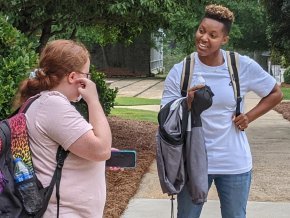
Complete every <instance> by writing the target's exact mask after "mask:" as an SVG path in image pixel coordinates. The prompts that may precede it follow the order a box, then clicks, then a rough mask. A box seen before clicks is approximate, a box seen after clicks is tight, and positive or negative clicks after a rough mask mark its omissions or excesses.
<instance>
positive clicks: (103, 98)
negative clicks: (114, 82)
mask: <svg viewBox="0 0 290 218" xmlns="http://www.w3.org/2000/svg"><path fill="white" fill-rule="evenodd" d="M90 73H91V76H92V78H91V80H92V81H94V82H95V83H96V86H97V90H98V94H99V100H100V103H101V105H102V107H103V110H104V112H105V114H106V115H108V114H110V112H111V108H113V107H114V105H115V103H114V102H115V98H116V96H117V92H118V89H117V88H115V89H111V88H109V87H108V85H107V84H106V81H105V74H104V73H100V72H97V71H96V69H95V67H94V66H93V65H92V66H91V69H90ZM72 104H73V105H74V106H75V107H76V108H77V110H78V111H79V112H80V113H81V114H82V115H83V116H84V117H85V118H86V119H88V108H87V104H86V102H85V101H84V100H83V99H82V100H81V101H79V102H77V103H72Z"/></svg>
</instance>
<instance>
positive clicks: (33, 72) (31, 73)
mask: <svg viewBox="0 0 290 218" xmlns="http://www.w3.org/2000/svg"><path fill="white" fill-rule="evenodd" d="M36 71H37V69H35V70H34V71H31V72H30V74H29V79H34V78H35V77H36Z"/></svg>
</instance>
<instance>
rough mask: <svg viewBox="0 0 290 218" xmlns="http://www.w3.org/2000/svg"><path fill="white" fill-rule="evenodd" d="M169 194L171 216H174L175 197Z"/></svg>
mask: <svg viewBox="0 0 290 218" xmlns="http://www.w3.org/2000/svg"><path fill="white" fill-rule="evenodd" d="M170 196H171V198H170V201H171V218H174V204H173V203H174V200H175V198H174V195H170Z"/></svg>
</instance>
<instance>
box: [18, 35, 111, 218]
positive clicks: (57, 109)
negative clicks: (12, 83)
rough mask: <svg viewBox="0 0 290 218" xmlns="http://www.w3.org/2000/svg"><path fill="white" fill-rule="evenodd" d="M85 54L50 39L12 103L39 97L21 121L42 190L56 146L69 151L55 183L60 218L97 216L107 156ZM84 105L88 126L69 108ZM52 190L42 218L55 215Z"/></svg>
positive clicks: (104, 124) (105, 130)
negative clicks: (35, 68)
mask: <svg viewBox="0 0 290 218" xmlns="http://www.w3.org/2000/svg"><path fill="white" fill-rule="evenodd" d="M89 68H90V56H89V52H88V50H87V49H86V48H85V47H84V46H83V45H82V44H80V43H77V42H74V41H71V40H55V41H52V42H50V43H48V45H47V46H46V47H45V48H44V50H43V51H42V53H41V55H40V60H39V66H38V69H37V70H35V72H34V73H33V74H32V75H31V77H30V78H29V79H27V80H25V81H23V82H22V84H21V86H20V89H19V92H18V97H19V98H18V99H17V102H16V105H17V104H18V105H21V104H22V103H23V102H24V101H25V100H26V99H27V98H29V97H31V96H33V95H35V94H38V93H40V94H41V96H40V97H39V98H38V99H37V100H35V101H34V102H33V103H32V105H31V106H30V107H29V109H28V111H27V113H26V117H27V125H28V132H29V137H30V139H29V140H30V143H31V150H32V160H33V163H34V166H35V171H36V175H37V177H38V179H39V180H40V181H41V183H42V185H43V186H44V187H46V186H48V185H49V183H50V181H51V178H52V175H53V172H54V170H55V167H56V152H57V148H58V146H59V145H61V146H62V147H63V148H64V149H65V150H68V151H70V153H69V155H68V157H67V159H66V160H65V164H64V167H63V170H62V177H61V182H60V196H61V199H60V217H63V218H65V217H68V218H77V217H96V218H101V217H102V216H103V210H104V205H105V200H106V184H105V160H107V159H108V158H109V157H110V154H111V143H112V137H111V131H110V127H109V124H108V121H107V118H106V116H105V114H104V111H103V109H102V106H101V104H100V102H99V98H98V92H97V89H96V85H95V83H94V82H92V81H91V80H90V74H89ZM80 96H81V97H82V98H83V99H84V100H85V101H86V103H87V105H88V110H89V122H87V121H86V120H85V119H84V118H83V116H81V114H80V113H79V112H78V111H77V110H76V109H75V108H74V106H72V105H71V103H70V102H73V101H77V100H79V99H80ZM56 214H57V201H56V196H55V192H54V193H53V194H52V197H51V199H50V201H49V205H48V208H47V210H46V212H45V214H44V217H49V218H50V217H56Z"/></svg>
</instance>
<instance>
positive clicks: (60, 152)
mask: <svg viewBox="0 0 290 218" xmlns="http://www.w3.org/2000/svg"><path fill="white" fill-rule="evenodd" d="M68 154H69V151H65V150H64V149H63V147H61V146H59V147H58V149H57V154H56V161H57V165H56V169H55V173H56V200H57V217H59V199H60V195H59V185H60V180H61V173H62V167H63V164H64V160H65V159H66V157H67V155H68Z"/></svg>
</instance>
